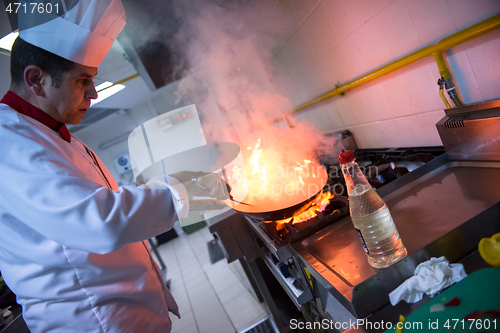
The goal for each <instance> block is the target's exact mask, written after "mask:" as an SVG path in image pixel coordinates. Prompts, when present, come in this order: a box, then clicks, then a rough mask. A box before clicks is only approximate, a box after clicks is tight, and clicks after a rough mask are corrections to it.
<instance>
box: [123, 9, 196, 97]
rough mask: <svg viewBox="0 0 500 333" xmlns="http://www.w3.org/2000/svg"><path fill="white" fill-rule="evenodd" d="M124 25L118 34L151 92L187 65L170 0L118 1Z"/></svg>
mask: <svg viewBox="0 0 500 333" xmlns="http://www.w3.org/2000/svg"><path fill="white" fill-rule="evenodd" d="M122 3H123V6H124V7H125V13H126V15H127V24H126V26H125V28H124V29H123V31H122V32H121V33H120V35H118V38H117V40H118V42H119V43H120V45H121V46H122V47H123V49H124V50H125V52H126V53H127V56H128V57H129V59H130V61H131V63H132V64H133V65H134V67H135V69H136V70H137V72H138V73H139V74H140V76H141V77H142V78H143V79H144V81H145V82H146V84H147V85H148V87H149V89H151V91H154V90H156V89H158V88H160V87H163V86H165V85H167V84H169V83H172V82H175V81H177V80H179V79H180V78H181V76H182V73H184V72H185V70H186V69H187V68H188V61H187V57H186V55H185V53H184V50H183V47H182V45H181V44H182V43H180V42H179V40H178V39H177V38H176V37H175V35H176V33H177V32H178V31H179V28H180V27H181V21H180V20H179V19H178V18H177V17H176V16H175V14H174V7H173V6H174V5H173V1H153V0H141V1H135V0H122Z"/></svg>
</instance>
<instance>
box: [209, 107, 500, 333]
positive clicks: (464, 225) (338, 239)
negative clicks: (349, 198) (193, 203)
mask: <svg viewBox="0 0 500 333" xmlns="http://www.w3.org/2000/svg"><path fill="white" fill-rule="evenodd" d="M463 112H464V113H465V115H463V114H461V113H460V110H457V109H452V110H449V111H447V115H446V116H445V117H444V118H443V120H441V121H440V122H439V123H438V124H437V127H438V130H439V132H440V135H441V138H442V141H443V143H444V145H445V147H444V148H445V149H446V152H445V149H443V147H413V148H399V149H391V148H388V149H366V150H356V155H355V158H356V159H357V161H358V163H359V164H360V165H361V166H363V167H364V170H365V174H366V175H367V178H369V179H370V180H371V181H372V185H373V186H374V187H375V188H378V190H377V191H378V193H379V194H380V195H381V196H382V198H383V199H384V200H385V201H386V203H387V205H388V206H389V208H390V210H391V213H392V216H393V218H394V221H395V223H396V225H397V228H398V230H399V233H400V235H401V238H402V240H403V242H404V244H405V246H406V247H407V249H408V257H407V258H405V259H404V260H402V261H400V262H398V263H396V264H394V265H392V266H391V267H389V268H386V269H381V270H376V269H374V268H372V267H371V266H369V265H368V262H367V260H366V255H365V253H364V251H363V248H362V245H361V243H360V241H359V237H358V235H357V232H356V231H355V229H354V227H353V226H352V223H351V221H350V217H349V216H348V214H345V211H344V214H342V213H337V215H334V217H333V218H332V217H329V218H327V219H329V221H328V223H325V225H322V226H321V227H319V228H317V229H315V230H312V232H311V233H310V234H308V235H301V236H300V237H297V238H289V239H288V241H285V242H277V241H276V239H274V238H273V237H271V236H270V235H269V234H268V232H267V231H266V230H265V228H263V227H262V225H261V224H259V223H256V222H255V221H253V220H251V219H248V218H243V222H242V221H241V216H239V219H240V222H239V223H236V224H234V223H233V224H230V225H231V234H232V236H233V237H234V238H235V239H233V240H232V244H233V245H235V246H236V248H238V250H239V253H242V254H243V253H246V254H244V255H242V256H240V257H238V256H237V255H233V258H236V259H241V260H243V261H245V263H244V264H245V265H247V264H248V265H247V270H248V272H249V276H251V277H254V278H255V279H254V282H255V284H256V285H257V286H258V287H259V288H260V289H261V291H263V294H265V293H271V291H270V290H269V288H267V287H266V283H265V282H266V281H265V279H262V274H261V272H259V271H258V270H257V268H256V266H255V264H254V263H255V261H256V260H263V261H264V262H265V263H266V266H267V267H268V268H269V270H270V271H271V272H272V274H273V276H274V277H275V278H276V280H277V281H279V282H280V285H281V286H282V288H283V289H284V290H285V291H286V293H287V295H288V296H289V297H290V299H291V300H292V302H293V304H295V306H296V307H297V308H298V309H300V310H301V311H302V314H303V315H304V317H305V318H306V320H317V318H324V319H327V320H331V321H332V322H334V323H340V324H342V323H346V322H351V323H352V322H357V320H359V319H363V320H368V321H370V320H372V321H376V320H389V321H391V322H397V320H398V318H397V317H398V316H399V314H408V313H411V312H412V311H413V310H415V307H416V306H418V305H404V304H400V305H398V307H396V308H393V307H392V306H390V304H389V298H388V294H389V293H390V292H391V291H392V290H393V289H395V288H396V287H397V286H398V285H399V284H401V283H402V282H403V281H404V280H406V279H407V278H408V277H410V276H412V275H413V273H414V269H415V267H416V266H417V265H418V264H419V263H420V262H422V261H425V260H428V259H430V257H432V256H443V255H444V256H446V258H447V259H448V260H449V261H450V262H463V263H464V265H465V266H466V271H467V269H470V270H474V269H476V268H477V267H478V266H481V260H478V259H477V258H478V254H477V243H478V242H479V240H480V239H481V238H482V237H489V236H491V235H492V234H494V233H496V232H500V224H499V223H498V221H499V220H500V191H498V188H497V187H498V185H497V184H500V158H496V157H497V156H498V151H496V150H495V149H496V148H495V147H496V146H495V144H492V145H487V144H485V142H492V143H495V142H499V135H498V134H497V133H500V103H496V104H495V103H494V104H493V105H492V104H491V103H485V104H483V105H479V106H476V107H474V108H471V107H470V106H469V107H465V110H464V111H463ZM467 114H468V115H467ZM457 117H458V118H457ZM450 119H451V120H450ZM453 119H460V124H459V125H460V126H458V125H457V126H455V125H453V126H451V125H450V122H451V123H453V121H454V120H453ZM453 124H454V123H453ZM488 135H489V136H488ZM470 147H476V148H477V151H478V152H479V153H474V154H472V153H470V151H469V150H468V148H470ZM484 157H487V158H484ZM324 164H325V166H326V167H327V170H328V171H329V175H330V180H329V182H328V183H327V187H328V188H329V189H330V190H331V191H332V192H333V193H335V194H337V195H339V196H342V195H347V193H346V192H345V191H344V192H343V193H341V192H342V191H341V190H342V186H344V185H343V177H342V174H341V172H340V168H339V166H338V164H337V163H336V161H335V159H330V160H325V161H324ZM339 212H340V210H339ZM209 224H210V222H209ZM319 224H320V223H319ZM319 224H318V225H319ZM223 229H224V228H220V225H218V224H217V223H212V224H211V226H210V230H211V231H212V232H214V233H217V234H218V235H222V234H224V233H225V234H226V235H227V234H228V233H227V230H223ZM243 235H245V236H243ZM222 238H223V237H221V240H222V241H223V244H224V247H225V248H226V251H227V252H228V253H230V252H234V251H233V250H232V249H231V248H230V246H229V244H231V241H229V242H228V241H226V242H225V241H224V239H222ZM238 238H240V239H238ZM226 244H228V246H226ZM242 244H246V245H242ZM229 257H230V255H229ZM233 260H234V259H233ZM468 273H470V271H468ZM264 299H265V300H266V303H268V305H269V307H270V309H271V312H272V313H273V315H274V316H275V317H279V316H280V313H279V311H278V310H277V308H278V307H279V305H276V304H275V302H274V299H273V297H272V295H271V297H269V296H266V295H264ZM424 301H425V300H424ZM419 303H420V304H422V302H419ZM273 309H274V310H273ZM275 319H276V318H275ZM285 321H286V320H285V319H283V320H282V323H281V325H280V324H279V322H280V320H279V318H278V320H276V322H277V324H278V326H279V327H280V330H281V331H283V332H286V331H287V330H288V329H289V325H287V323H286V322H285ZM346 329H349V330H350V331H356V330H357V331H361V332H368V331H369V332H377V330H364V329H363V328H362V327H361V328H359V327H358V328H357V329H354V328H352V327H347V328H346V326H341V328H340V329H338V331H345V330H346ZM329 331H330V330H329ZM331 331H332V332H336V331H337V330H335V329H334V330H331Z"/></svg>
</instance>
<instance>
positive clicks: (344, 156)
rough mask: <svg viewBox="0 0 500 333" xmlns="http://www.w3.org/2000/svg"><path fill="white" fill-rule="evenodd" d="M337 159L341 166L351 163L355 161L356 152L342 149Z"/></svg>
mask: <svg viewBox="0 0 500 333" xmlns="http://www.w3.org/2000/svg"><path fill="white" fill-rule="evenodd" d="M337 158H338V160H339V162H340V164H346V163H349V162H351V161H352V160H353V159H354V150H348V151H344V149H342V150H341V151H340V155H339V156H337Z"/></svg>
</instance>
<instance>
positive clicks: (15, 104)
mask: <svg viewBox="0 0 500 333" xmlns="http://www.w3.org/2000/svg"><path fill="white" fill-rule="evenodd" d="M0 103H4V104H7V105H8V106H10V107H11V108H13V109H14V110H16V111H17V112H19V113H22V114H24V115H25V116H28V117H31V118H33V119H35V120H37V121H39V122H41V123H42V124H44V125H45V126H47V127H48V128H50V129H51V130H53V131H54V132H58V133H59V135H60V136H61V138H63V140H65V141H68V142H71V134H69V131H68V128H66V125H65V124H63V123H60V122H58V121H57V120H55V119H54V118H52V117H51V116H49V115H48V114H46V113H45V112H43V111H42V110H40V109H39V108H37V107H36V106H34V105H33V104H31V103H28V102H27V101H25V100H24V99H22V98H21V97H19V96H18V95H16V94H15V93H13V92H12V91H10V90H9V91H7V93H6V94H5V96H4V97H3V98H2V100H0Z"/></svg>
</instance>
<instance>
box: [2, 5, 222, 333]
mask: <svg viewBox="0 0 500 333" xmlns="http://www.w3.org/2000/svg"><path fill="white" fill-rule="evenodd" d="M74 3H75V2H73V4H74ZM66 10H67V13H66V14H64V15H61V16H59V17H57V18H54V19H52V20H49V21H48V22H45V23H42V24H39V22H38V25H33V26H30V24H29V22H28V23H26V22H25V21H23V17H22V15H20V17H19V26H20V35H19V37H18V38H17V40H16V41H15V43H14V45H13V48H12V52H11V79H12V83H11V87H10V90H9V91H8V92H7V93H6V94H5V96H4V97H3V99H2V100H1V102H0V154H1V156H2V162H1V163H0V174H1V175H2V182H1V183H0V271H1V273H2V276H3V278H4V280H5V282H6V283H7V285H8V286H9V288H10V289H11V290H12V291H13V292H14V293H15V294H16V295H17V301H18V303H19V304H21V305H22V307H23V317H24V319H25V321H26V323H27V325H28V327H29V329H30V330H31V332H34V333H35V332H49V331H50V332H64V333H69V332H86V333H89V332H117V333H118V332H120V333H124V332H134V333H137V332H147V333H150V332H170V330H171V321H170V319H169V314H168V312H169V311H170V312H172V313H174V314H175V315H177V316H179V310H178V307H177V304H176V302H175V300H174V299H173V297H172V295H171V294H170V292H169V290H168V289H167V287H166V286H165V284H164V282H163V279H162V276H161V273H160V270H159V268H158V266H157V265H156V263H155V261H154V260H153V258H152V257H151V254H150V251H149V248H148V245H147V241H146V240H147V239H149V238H151V237H154V236H155V235H158V234H160V233H163V232H166V231H167V230H169V229H171V228H172V226H173V225H174V223H175V222H176V221H177V220H178V218H179V217H183V216H185V215H186V214H187V211H188V203H187V200H183V198H187V195H188V194H187V191H191V192H192V193H194V194H196V195H207V196H213V197H219V198H220V197H226V196H227V189H226V186H225V183H223V181H221V180H220V177H218V176H217V175H214V174H201V175H200V174H199V173H194V172H193V173H191V172H181V173H179V174H177V175H176V177H177V179H175V178H173V177H161V179H155V181H154V186H152V185H151V184H150V185H151V186H148V184H146V186H143V187H142V188H138V187H135V186H121V187H119V186H118V185H117V183H116V181H115V180H114V179H113V177H112V176H111V174H110V173H109V171H108V170H107V169H106V167H105V166H104V165H103V163H102V162H101V161H100V159H99V158H98V157H97V155H96V154H95V153H94V152H92V150H91V149H90V148H89V147H88V146H86V145H85V144H84V143H83V142H82V141H80V140H79V139H78V138H77V137H75V136H74V135H71V134H70V133H69V132H68V130H67V128H66V125H65V124H77V123H79V122H81V121H82V116H83V115H84V114H85V113H86V112H87V111H88V108H89V106H90V100H91V99H94V98H97V93H96V90H95V87H94V83H93V78H94V77H95V75H96V74H97V67H98V66H99V64H100V62H101V61H102V59H103V58H104V56H105V55H106V53H107V52H108V51H109V49H110V47H111V45H112V43H113V41H114V39H115V38H116V36H117V35H118V34H119V32H120V31H121V30H122V28H123V27H124V25H125V13H124V9H123V6H122V4H121V2H120V1H119V0H80V1H78V2H77V3H76V5H74V7H71V8H66ZM194 175H196V176H198V177H197V178H192V176H194ZM162 184H163V186H162Z"/></svg>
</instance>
